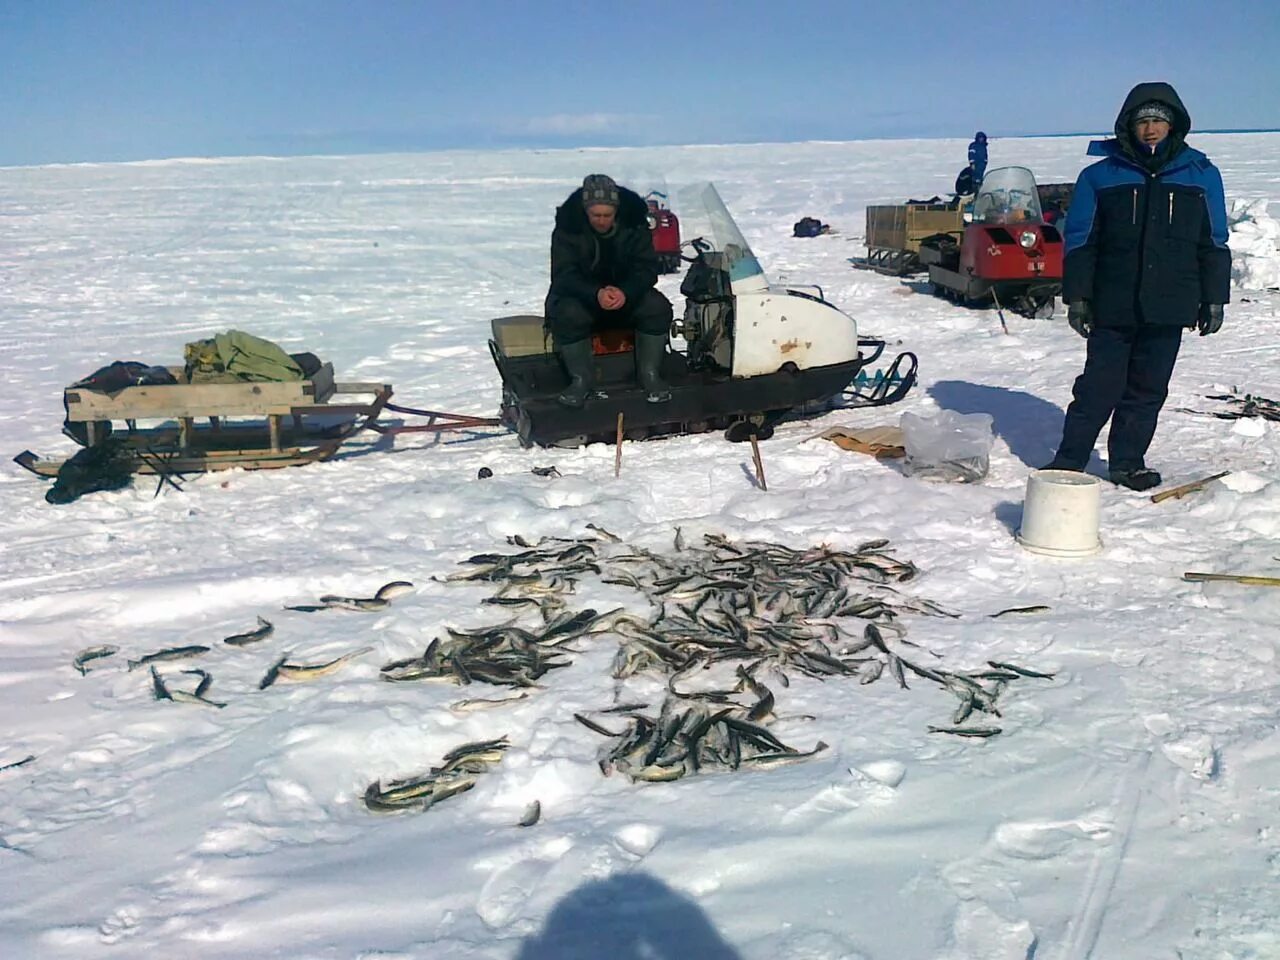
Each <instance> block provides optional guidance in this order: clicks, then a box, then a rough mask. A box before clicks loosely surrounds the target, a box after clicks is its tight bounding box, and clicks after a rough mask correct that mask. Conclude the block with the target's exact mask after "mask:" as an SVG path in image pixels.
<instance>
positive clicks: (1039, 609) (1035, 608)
mask: <svg viewBox="0 0 1280 960" xmlns="http://www.w3.org/2000/svg"><path fill="white" fill-rule="evenodd" d="M1048 609H1049V607H1046V606H1045V605H1044V604H1043V603H1037V604H1033V605H1032V606H1029V607H1009V608H1008V609H1006V610H1000V611H999V612H997V613H992V614H989V616H990V617H991V619H992V620H994V619H995V618H996V617H1003V616H1004V615H1005V614H1006V613H1044V612H1045V611H1046V610H1048Z"/></svg>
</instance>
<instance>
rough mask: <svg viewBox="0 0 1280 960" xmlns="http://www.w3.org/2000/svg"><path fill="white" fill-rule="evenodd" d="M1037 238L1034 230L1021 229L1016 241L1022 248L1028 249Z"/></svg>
mask: <svg viewBox="0 0 1280 960" xmlns="http://www.w3.org/2000/svg"><path fill="white" fill-rule="evenodd" d="M1037 239H1039V238H1038V237H1037V236H1036V232H1035V231H1034V230H1023V231H1022V234H1021V236H1019V237H1018V243H1020V244H1022V249H1023V250H1030V249H1031V248H1032V247H1034V246H1035V245H1036V240H1037Z"/></svg>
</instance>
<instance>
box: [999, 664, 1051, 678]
mask: <svg viewBox="0 0 1280 960" xmlns="http://www.w3.org/2000/svg"><path fill="white" fill-rule="evenodd" d="M987 663H988V664H989V665H990V666H992V667H994V668H995V669H996V670H1008V671H1009V672H1011V673H1016V674H1018V676H1020V677H1033V678H1034V679H1036V680H1052V679H1053V678H1054V674H1052V673H1040V672H1039V671H1036V670H1028V669H1027V668H1026V667H1019V666H1018V665H1017V664H1013V663H1001V662H1000V661H999V660H988V661H987Z"/></svg>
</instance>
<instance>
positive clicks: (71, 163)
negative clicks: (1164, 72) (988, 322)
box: [0, 127, 1280, 170]
mask: <svg viewBox="0 0 1280 960" xmlns="http://www.w3.org/2000/svg"><path fill="white" fill-rule="evenodd" d="M1113 132H1114V131H1112V130H1107V131H1100V130H1071V131H1062V132H1055V133H1011V134H1008V135H1006V136H996V137H989V138H988V139H995V140H1039V139H1060V138H1065V137H1096V136H1103V137H1107V136H1110V135H1111V134H1112V133H1113ZM1234 133H1280V127H1221V128H1210V129H1206V130H1192V131H1191V135H1195V134H1234ZM964 139H966V137H965V136H945V137H912V136H880V137H849V138H846V139H842V140H827V139H822V138H808V139H803V140H725V141H720V142H716V143H647V144H589V143H584V144H574V145H571V146H570V145H550V144H548V145H542V146H530V145H519V146H517V145H508V146H489V147H424V148H422V149H417V150H356V151H344V152H338V153H244V154H237V153H225V154H223V153H209V154H185V155H174V156H162V157H137V158H134V159H131V160H50V161H47V162H44V163H16V164H3V163H0V170H32V169H39V168H41V167H79V166H108V165H115V164H143V163H181V162H185V161H193V162H209V161H219V160H226V161H230V160H304V159H321V158H338V157H367V156H394V155H398V154H399V155H405V154H408V155H413V154H427V153H502V152H504V151H511V152H539V151H543V152H546V151H557V152H558V151H571V150H650V149H663V148H672V147H742V146H775V145H785V144H805V143H822V144H837V143H874V142H876V141H880V140H884V141H902V140H964Z"/></svg>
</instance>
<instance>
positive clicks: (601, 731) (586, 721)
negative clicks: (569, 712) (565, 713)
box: [573, 713, 622, 737]
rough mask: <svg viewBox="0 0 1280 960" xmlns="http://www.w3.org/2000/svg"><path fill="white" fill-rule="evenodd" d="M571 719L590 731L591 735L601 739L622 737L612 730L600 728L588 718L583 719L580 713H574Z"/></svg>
mask: <svg viewBox="0 0 1280 960" xmlns="http://www.w3.org/2000/svg"><path fill="white" fill-rule="evenodd" d="M573 719H575V720H577V721H578V722H579V723H580V724H582V725H583V726H584V727H586V728H587V729H588V730H590V731H592V732H593V733H598V734H600V736H602V737H620V736H622V734H620V733H614V732H613V731H612V730H610V729H608V728H607V727H602V726H601V725H600V724H598V723H596V722H595V721H594V720H592V719H590V718H588V717H584V716H583V715H582V714H580V713H575V714H574V715H573Z"/></svg>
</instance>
